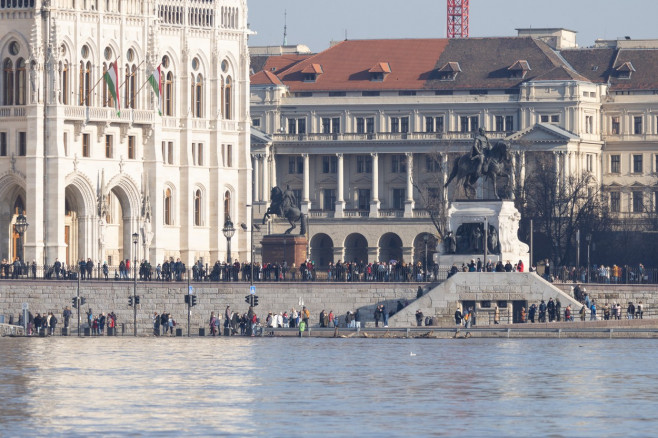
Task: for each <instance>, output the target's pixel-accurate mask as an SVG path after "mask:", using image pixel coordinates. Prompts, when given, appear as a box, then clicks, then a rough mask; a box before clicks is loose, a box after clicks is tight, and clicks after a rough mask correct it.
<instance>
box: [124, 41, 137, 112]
mask: <svg viewBox="0 0 658 438" xmlns="http://www.w3.org/2000/svg"><path fill="white" fill-rule="evenodd" d="M128 51H129V52H132V49H130V50H128ZM133 57H134V54H133ZM133 59H134V58H133ZM129 61H130V59H129ZM125 69H126V70H125V75H126V77H125V79H124V83H123V106H124V108H133V109H134V108H135V97H136V96H137V65H135V64H134V63H132V62H129V63H127V64H126V65H125Z"/></svg>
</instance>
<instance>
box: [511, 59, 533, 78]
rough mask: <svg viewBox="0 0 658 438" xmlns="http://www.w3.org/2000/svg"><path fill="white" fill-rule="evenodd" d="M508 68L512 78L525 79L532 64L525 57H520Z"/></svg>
mask: <svg viewBox="0 0 658 438" xmlns="http://www.w3.org/2000/svg"><path fill="white" fill-rule="evenodd" d="M507 70H508V71H509V73H510V78H515V79H523V78H524V77H525V75H526V73H528V72H529V71H530V70H531V69H530V64H528V61H526V60H525V59H519V60H518V61H516V62H515V63H514V64H512V65H511V66H509V67H508V68H507Z"/></svg>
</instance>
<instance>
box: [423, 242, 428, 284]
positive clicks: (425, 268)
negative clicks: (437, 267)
mask: <svg viewBox="0 0 658 438" xmlns="http://www.w3.org/2000/svg"><path fill="white" fill-rule="evenodd" d="M428 240H430V236H429V234H425V235H424V236H423V241H425V267H424V271H425V281H427V241H428Z"/></svg>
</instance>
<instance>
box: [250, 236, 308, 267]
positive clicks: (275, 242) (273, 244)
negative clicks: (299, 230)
mask: <svg viewBox="0 0 658 438" xmlns="http://www.w3.org/2000/svg"><path fill="white" fill-rule="evenodd" d="M261 245H262V248H263V249H262V252H261V254H262V259H263V263H283V262H284V261H285V262H286V263H287V264H288V266H292V264H293V263H294V264H295V266H297V267H299V265H300V264H302V263H303V262H305V261H306V259H308V253H307V247H308V239H306V237H305V236H299V235H297V236H295V235H291V234H270V235H268V236H263V240H262V241H261Z"/></svg>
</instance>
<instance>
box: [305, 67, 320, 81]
mask: <svg viewBox="0 0 658 438" xmlns="http://www.w3.org/2000/svg"><path fill="white" fill-rule="evenodd" d="M322 73H324V72H323V70H322V66H321V65H320V64H309V65H307V66H306V67H304V69H303V70H302V74H303V75H304V82H315V81H317V79H318V76H319V75H321V74H322Z"/></svg>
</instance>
